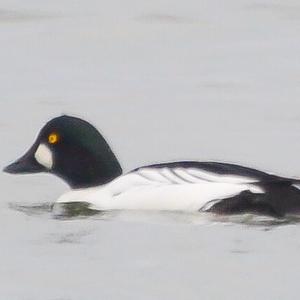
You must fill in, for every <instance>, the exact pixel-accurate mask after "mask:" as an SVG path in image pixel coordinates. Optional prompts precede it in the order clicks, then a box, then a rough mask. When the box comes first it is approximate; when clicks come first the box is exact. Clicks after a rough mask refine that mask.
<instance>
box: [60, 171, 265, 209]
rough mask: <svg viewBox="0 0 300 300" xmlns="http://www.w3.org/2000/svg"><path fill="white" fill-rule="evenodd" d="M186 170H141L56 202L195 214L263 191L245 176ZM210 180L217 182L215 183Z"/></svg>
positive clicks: (102, 207)
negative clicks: (235, 197)
mask: <svg viewBox="0 0 300 300" xmlns="http://www.w3.org/2000/svg"><path fill="white" fill-rule="evenodd" d="M194 170H195V169H194ZM194 170H193V171H194ZM188 171H190V169H184V168H175V169H167V168H163V169H154V168H149V169H147V170H146V169H142V170H138V171H136V172H133V173H129V174H126V175H123V176H120V177H118V178H116V179H115V180H113V181H112V182H110V183H109V184H107V185H105V186H101V187H95V188H89V189H82V190H75V191H71V192H68V193H66V194H64V195H62V196H61V197H60V198H59V199H58V200H57V202H61V203H62V202H87V203H90V205H91V207H92V208H94V209H99V210H113V209H138V210H169V211H198V210H200V209H203V210H206V209H208V208H209V207H210V206H211V205H209V203H210V202H211V201H215V202H214V203H216V202H218V201H221V200H222V199H225V198H228V197H232V196H234V195H238V194H239V193H241V192H242V191H245V190H249V191H251V192H253V193H263V192H264V191H263V189H261V188H260V187H257V186H255V185H253V184H249V183H248V182H249V181H250V179H249V178H247V177H244V180H243V177H242V176H225V175H220V176H219V175H215V176H207V177H209V181H208V180H205V179H204V178H201V179H200V178H198V177H195V176H194V175H193V173H194V172H188ZM205 173H206V172H205ZM197 175H200V174H199V173H197ZM202 175H203V173H202ZM205 175H206V174H205ZM210 175H211V174H210ZM202 177H204V176H202ZM213 177H214V178H215V179H217V180H216V181H215V182H213V181H212V179H213ZM236 177H237V178H236ZM221 179H224V181H223V182H221ZM228 181H229V182H228ZM251 181H252V182H253V179H251ZM211 204H212V202H211Z"/></svg>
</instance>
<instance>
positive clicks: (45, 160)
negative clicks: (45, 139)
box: [34, 144, 53, 169]
mask: <svg viewBox="0 0 300 300" xmlns="http://www.w3.org/2000/svg"><path fill="white" fill-rule="evenodd" d="M34 157H35V159H36V161H37V162H38V163H39V164H41V165H43V166H44V167H46V168H47V169H51V168H52V166H53V155H52V152H51V150H50V149H49V148H48V147H47V146H46V145H45V144H40V145H39V146H38V148H37V150H36V152H35V154H34Z"/></svg>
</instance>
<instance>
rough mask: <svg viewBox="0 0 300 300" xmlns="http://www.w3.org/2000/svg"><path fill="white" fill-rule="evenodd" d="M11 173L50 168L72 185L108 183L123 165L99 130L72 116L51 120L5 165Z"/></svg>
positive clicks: (119, 173)
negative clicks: (17, 156) (11, 161)
mask: <svg viewBox="0 0 300 300" xmlns="http://www.w3.org/2000/svg"><path fill="white" fill-rule="evenodd" d="M4 171H5V172H8V173H14V174H18V173H37V172H50V173H53V174H55V175H57V176H59V177H61V178H63V179H64V180H65V181H66V182H67V183H68V184H69V185H70V186H71V187H72V188H84V187H91V186H96V185H101V184H105V183H107V182H109V181H111V180H112V179H114V178H116V177H118V176H120V175H121V174H122V169H121V166H120V164H119V163H118V161H117V159H116V157H115V155H114V154H113V152H112V151H111V149H110V147H109V146H108V144H107V143H106V141H105V140H104V138H103V137H102V135H101V134H100V133H99V131H98V130H97V129H96V128H95V127H93V126H92V125H91V124H89V123H88V122H86V121H84V120H82V119H79V118H75V117H70V116H61V117H58V118H55V119H52V120H51V121H49V122H48V123H47V124H46V125H45V126H44V127H43V128H42V129H41V131H40V133H39V135H38V137H37V139H36V141H35V142H34V144H33V145H32V147H31V148H30V149H29V150H28V152H27V153H26V154H25V155H24V156H22V157H21V158H20V159H18V160H17V161H16V162H14V163H12V164H11V165H9V166H7V167H6V168H5V169H4Z"/></svg>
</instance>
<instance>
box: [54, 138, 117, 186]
mask: <svg viewBox="0 0 300 300" xmlns="http://www.w3.org/2000/svg"><path fill="white" fill-rule="evenodd" d="M91 149H92V150H90V149H89V148H75V149H72V150H70V148H69V152H68V156H67V157H64V158H63V159H62V160H60V161H59V162H58V163H57V167H56V168H54V170H53V173H54V174H55V175H57V176H59V177H61V178H62V179H64V181H66V182H67V183H68V184H69V185H70V187H71V188H73V189H80V188H88V187H94V186H97V185H103V184H106V183H108V182H110V181H112V180H113V179H115V178H116V177H118V176H120V175H121V174H122V168H121V166H120V164H119V162H118V160H117V158H116V157H115V155H114V153H113V152H112V151H111V149H110V147H109V146H108V145H107V144H106V142H104V140H103V141H102V143H99V144H98V145H97V147H95V144H94V145H93V147H91Z"/></svg>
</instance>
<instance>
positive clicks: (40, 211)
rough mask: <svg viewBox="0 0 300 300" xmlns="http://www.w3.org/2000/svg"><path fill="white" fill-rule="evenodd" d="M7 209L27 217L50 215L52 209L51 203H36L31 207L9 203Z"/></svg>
mask: <svg viewBox="0 0 300 300" xmlns="http://www.w3.org/2000/svg"><path fill="white" fill-rule="evenodd" d="M9 207H10V208H11V209H13V210H16V211H20V212H22V213H24V214H26V215H28V216H40V215H45V214H49V213H51V212H52V209H53V203H37V204H31V205H24V204H18V203H9Z"/></svg>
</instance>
